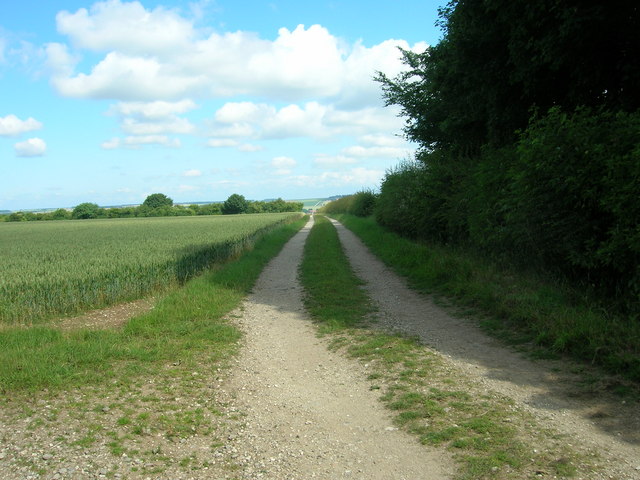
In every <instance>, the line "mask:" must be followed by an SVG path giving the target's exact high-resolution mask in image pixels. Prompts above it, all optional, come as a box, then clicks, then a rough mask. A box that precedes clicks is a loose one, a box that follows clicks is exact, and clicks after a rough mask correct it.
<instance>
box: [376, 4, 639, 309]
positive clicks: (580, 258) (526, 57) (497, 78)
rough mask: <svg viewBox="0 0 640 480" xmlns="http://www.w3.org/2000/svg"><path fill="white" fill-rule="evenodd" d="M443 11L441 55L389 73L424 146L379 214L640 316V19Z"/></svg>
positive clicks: (389, 183)
mask: <svg viewBox="0 0 640 480" xmlns="http://www.w3.org/2000/svg"><path fill="white" fill-rule="evenodd" d="M441 15H442V16H441V24H442V26H443V30H444V36H443V38H442V40H441V41H440V42H439V43H438V44H437V45H435V46H432V47H430V48H428V49H427V50H426V51H425V52H423V53H416V52H411V51H404V52H403V55H404V63H405V64H406V65H407V67H408V69H407V70H406V71H405V72H403V73H400V74H399V75H398V76H397V77H395V78H394V79H390V78H388V77H386V76H385V75H384V74H382V73H380V74H379V75H378V77H377V79H378V81H379V82H381V85H382V88H383V92H384V96H385V99H386V102H387V104H389V105H391V104H395V105H399V106H400V107H401V108H402V112H403V114H404V115H405V117H406V120H407V122H406V125H405V133H406V135H407V137H408V138H409V139H411V140H413V141H416V142H418V144H419V146H420V149H419V151H418V153H417V155H416V159H417V160H416V161H415V162H405V163H403V164H401V165H400V166H399V167H398V168H397V169H396V170H394V171H390V172H388V173H387V175H386V177H385V179H384V181H383V183H382V186H381V188H380V196H379V199H378V202H377V206H376V209H375V215H376V218H377V219H378V220H379V222H380V223H381V224H383V225H385V226H386V227H388V228H390V229H392V230H394V231H396V232H398V233H401V234H403V235H407V236H410V237H413V238H421V239H427V240H429V241H440V242H445V243H454V244H458V245H470V246H471V247H472V248H476V249H479V250H481V251H483V252H485V253H487V254H490V255H492V256H494V257H500V259H501V260H507V259H509V260H511V261H513V262H515V263H516V264H519V265H520V266H526V268H531V267H533V268H536V269H539V270H541V271H546V272H549V273H551V274H553V275H562V276H564V278H568V279H570V280H571V281H572V282H577V283H578V284H581V286H582V288H583V289H584V290H585V291H586V292H589V291H591V292H595V293H596V294H597V295H599V296H606V297H608V298H609V300H610V301H611V304H610V306H615V307H616V308H623V310H624V311H626V312H627V313H629V314H630V315H632V316H636V317H640V273H639V272H640V240H639V238H640V233H639V231H638V227H637V225H638V224H639V220H640V219H639V215H640V214H639V212H638V202H637V198H639V197H640V173H639V171H638V168H639V167H638V165H639V164H640V162H639V159H638V155H640V153H639V152H640V134H639V133H638V132H639V128H638V127H639V125H640V112H639V111H638V109H639V108H640V94H639V90H638V89H637V88H634V87H633V85H636V84H638V83H640V66H639V65H638V64H637V62H632V61H630V59H631V58H635V57H636V56H637V55H638V54H639V53H640V42H638V41H637V33H636V32H637V31H638V30H639V29H640V11H639V10H638V9H637V8H636V7H635V6H634V5H632V4H630V3H623V4H621V5H617V6H616V8H609V7H607V6H604V5H600V4H594V3H593V2H591V3H589V2H587V3H584V2H577V1H575V0H572V1H569V2H557V1H556V0H542V1H540V2H526V1H524V0H515V1H513V0H510V1H507V0H486V1H483V2H474V1H470V0H460V1H457V2H452V3H450V4H449V6H448V7H447V8H445V9H443V10H442V12H441ZM534 39H535V41H534Z"/></svg>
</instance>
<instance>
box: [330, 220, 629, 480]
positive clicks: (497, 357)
mask: <svg viewBox="0 0 640 480" xmlns="http://www.w3.org/2000/svg"><path fill="white" fill-rule="evenodd" d="M332 222H333V224H334V226H335V227H336V229H337V231H338V235H339V237H340V240H341V243H342V245H343V248H344V250H345V253H346V255H347V257H348V258H349V261H350V263H351V265H352V268H353V269H354V271H355V273H356V274H357V275H358V276H359V277H360V278H362V279H363V280H364V281H365V282H366V286H365V288H366V290H367V292H368V294H369V296H370V297H371V298H372V299H373V301H374V303H375V304H376V305H377V307H378V309H379V314H378V321H379V324H380V325H381V326H382V327H384V328H387V329H389V330H392V331H396V332H402V333H404V334H407V335H412V336H417V337H419V338H420V340H421V342H422V343H424V344H425V345H426V346H428V347H430V348H431V349H433V350H434V351H436V352H438V353H439V354H441V355H442V356H443V357H444V358H445V359H447V361H448V362H450V363H452V364H453V365H455V366H456V368H457V369H459V370H460V371H461V372H463V374H464V375H467V376H468V377H471V378H472V379H474V380H477V381H478V382H479V383H480V384H481V385H483V386H484V388H486V389H488V390H491V391H495V392H499V393H500V394H502V395H505V396H507V397H509V398H512V399H513V400H514V401H515V402H516V404H517V405H518V406H520V407H523V408H525V409H526V410H528V411H529V412H530V413H532V414H533V415H534V416H535V417H536V419H537V420H538V421H539V422H540V423H541V424H542V425H544V426H546V427H549V428H552V429H554V430H557V431H559V432H561V433H564V434H567V435H569V436H570V438H573V439H574V441H573V445H574V447H576V448H577V449H579V450H582V451H585V452H586V451H596V452H598V454H600V455H601V457H602V459H603V462H604V469H605V473H603V474H602V475H596V474H594V477H593V478H615V479H626V480H637V479H640V404H639V403H638V401H637V399H636V400H631V401H626V400H623V399H621V398H620V397H616V396H614V395H611V394H609V393H608V392H607V391H606V384H607V381H612V382H615V379H610V380H607V379H605V378H603V379H602V382H603V387H602V389H601V390H600V391H598V390H597V389H596V391H593V390H592V391H588V390H585V388H584V385H581V382H582V380H583V377H581V376H578V375H576V374H572V373H571V367H572V364H571V362H568V361H566V360H563V361H541V360H538V361H532V360H530V359H527V358H525V357H524V356H523V355H522V354H521V353H518V352H516V351H514V350H512V349H510V348H508V347H505V346H504V345H503V344H500V343H499V342H498V341H497V340H495V339H492V338H490V337H488V336H487V335H485V334H484V333H483V332H482V331H481V330H480V329H479V328H478V327H477V326H475V325H474V324H472V323H471V322H470V321H468V320H464V319H462V318H460V317H456V316H453V315H452V314H450V313H449V312H448V311H446V310H445V309H443V308H441V307H439V306H437V305H435V304H434V303H433V301H431V300H430V299H429V298H428V297H426V296H424V295H420V294H418V293H416V292H415V291H413V290H411V289H410V288H408V287H407V284H406V282H405V281H404V280H403V279H401V278H400V277H398V276H397V275H396V274H395V273H394V272H392V271H391V270H390V269H389V268H387V267H386V266H385V265H384V264H383V263H382V262H381V261H380V260H378V259H377V258H376V257H375V256H374V255H373V254H371V253H370V252H369V250H368V249H367V247H366V246H365V245H364V244H363V243H362V242H361V241H360V239H359V238H358V237H357V236H356V235H354V234H353V233H352V232H351V231H350V230H348V229H347V228H345V227H344V226H342V225H341V224H340V223H339V222H337V221H335V220H332ZM595 374H596V375H597V374H599V372H596V373H595Z"/></svg>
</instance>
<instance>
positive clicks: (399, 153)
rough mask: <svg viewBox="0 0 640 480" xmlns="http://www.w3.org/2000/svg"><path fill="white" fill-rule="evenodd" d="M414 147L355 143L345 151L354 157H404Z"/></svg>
mask: <svg viewBox="0 0 640 480" xmlns="http://www.w3.org/2000/svg"><path fill="white" fill-rule="evenodd" d="M411 151H412V149H410V148H402V147H383V146H373V147H363V146H362V145H354V146H351V147H347V148H345V149H344V150H343V152H344V153H345V154H347V155H351V156H354V157H368V158H371V157H376V158H403V157H406V156H407V155H408V154H410V153H411Z"/></svg>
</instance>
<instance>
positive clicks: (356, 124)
mask: <svg viewBox="0 0 640 480" xmlns="http://www.w3.org/2000/svg"><path fill="white" fill-rule="evenodd" d="M401 128H402V119H400V118H399V117H398V116H397V111H396V110H395V109H393V108H386V109H383V108H373V107H368V108H364V109H360V110H354V111H340V110H337V109H336V108H335V107H333V106H331V105H322V104H320V103H319V102H307V103H305V104H303V105H302V106H300V105H297V104H290V105H286V106H284V107H282V108H280V109H276V108H275V107H273V106H270V105H266V104H255V103H251V102H239V103H234V102H229V103H226V104H225V105H223V106H222V107H221V108H220V109H219V110H218V111H216V113H215V115H214V118H213V121H212V127H211V129H210V132H209V133H210V135H212V136H215V137H227V138H243V137H244V138H253V139H283V138H294V137H311V138H316V139H326V138H329V137H332V136H336V135H361V136H363V138H365V137H366V138H368V141H369V142H371V141H375V139H376V138H377V137H376V135H377V136H378V137H380V138H382V137H381V136H380V132H388V131H390V130H394V129H395V130H400V129H401ZM367 135H368V136H369V137H367ZM387 137H388V135H387Z"/></svg>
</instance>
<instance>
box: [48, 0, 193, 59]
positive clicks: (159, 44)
mask: <svg viewBox="0 0 640 480" xmlns="http://www.w3.org/2000/svg"><path fill="white" fill-rule="evenodd" d="M56 24H57V27H58V32H59V33H61V34H63V35H68V36H69V37H70V38H71V41H72V43H73V44H74V45H75V46H77V47H79V48H86V49H89V50H95V51H110V50H119V51H122V52H125V53H130V54H134V55H137V54H153V53H157V54H161V53H164V54H166V53H167V52H168V51H169V52H170V51H179V50H180V49H183V48H185V47H187V46H188V44H189V41H190V39H191V38H192V37H193V36H194V31H193V26H192V25H191V23H190V22H189V21H188V20H186V19H184V18H182V17H180V15H178V14H177V13H176V12H175V11H172V10H167V9H165V8H163V7H157V8H155V9H154V10H151V11H150V10H146V9H145V8H144V7H143V6H142V5H141V4H140V3H139V2H137V1H135V2H124V3H123V2H120V0H107V1H103V2H97V3H95V4H94V5H93V6H92V7H91V9H90V10H89V11H88V10H87V9H85V8H81V9H79V10H78V11H77V12H75V13H69V12H67V11H62V12H60V13H58V15H56Z"/></svg>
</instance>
